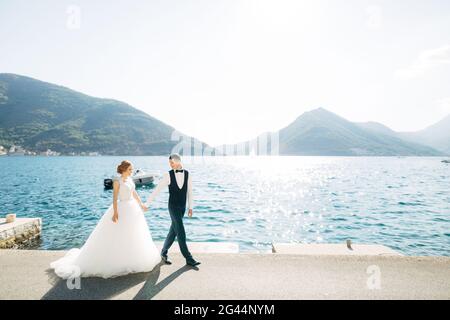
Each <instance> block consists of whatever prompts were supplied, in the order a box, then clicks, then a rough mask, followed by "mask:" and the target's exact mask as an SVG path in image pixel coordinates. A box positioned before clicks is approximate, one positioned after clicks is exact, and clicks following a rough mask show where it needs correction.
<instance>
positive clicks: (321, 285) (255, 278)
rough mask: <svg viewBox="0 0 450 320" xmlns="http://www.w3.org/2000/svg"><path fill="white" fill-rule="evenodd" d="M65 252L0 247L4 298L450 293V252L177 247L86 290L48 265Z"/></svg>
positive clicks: (92, 281)
mask: <svg viewBox="0 0 450 320" xmlns="http://www.w3.org/2000/svg"><path fill="white" fill-rule="evenodd" d="M63 254H64V251H44V250H30V251H27V250H9V249H5V250H0V269H1V272H0V299H239V300H240V299H450V258H445V257H406V256H401V255H392V256H384V255H329V254H324V255H312V254H306V255H302V254H289V253H287V254H278V253H267V254H246V253H196V254H195V258H196V259H198V260H199V261H201V262H202V264H201V265H200V266H199V267H198V268H191V267H187V266H185V263H184V259H183V258H182V256H181V255H180V254H179V253H177V252H172V253H171V255H170V256H171V259H172V261H173V264H172V265H162V264H161V265H159V266H157V267H156V268H155V269H154V270H153V271H152V272H149V273H142V274H134V275H128V276H123V277H118V278H113V279H100V278H82V279H81V289H79V290H78V289H72V290H69V289H68V287H67V282H66V281H64V280H60V279H59V278H57V277H56V276H55V275H54V273H53V271H52V270H50V269H49V264H50V262H51V261H53V260H56V259H57V258H59V257H61V256H62V255H63Z"/></svg>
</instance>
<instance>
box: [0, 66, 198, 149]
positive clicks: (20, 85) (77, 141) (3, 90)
mask: <svg viewBox="0 0 450 320" xmlns="http://www.w3.org/2000/svg"><path fill="white" fill-rule="evenodd" d="M0 113H1V117H0V145H4V146H10V145H13V144H16V145H22V146H23V147H25V148H27V149H31V150H34V151H43V150H47V149H52V150H54V151H58V152H62V153H71V152H76V153H78V152H95V151H97V152H100V153H101V154H111V155H162V154H168V153H170V151H171V149H172V147H173V146H174V145H176V144H177V143H178V141H171V135H172V132H174V131H175V129H174V128H173V127H171V126H169V125H167V124H165V123H163V122H161V121H159V120H157V119H155V118H153V117H151V116H149V115H148V114H146V113H144V112H142V111H140V110H137V109H135V108H133V107H132V106H130V105H128V104H126V103H123V102H120V101H116V100H112V99H100V98H95V97H91V96H88V95H85V94H82V93H80V92H76V91H74V90H71V89H68V88H65V87H62V86H58V85H54V84H51V83H47V82H43V81H39V80H36V79H32V78H29V77H25V76H20V75H15V74H7V73H3V74H0ZM194 141H196V142H197V143H199V142H198V140H195V139H194Z"/></svg>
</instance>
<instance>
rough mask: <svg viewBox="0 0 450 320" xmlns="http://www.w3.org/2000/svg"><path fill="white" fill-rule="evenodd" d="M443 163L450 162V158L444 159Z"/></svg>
mask: <svg viewBox="0 0 450 320" xmlns="http://www.w3.org/2000/svg"><path fill="white" fill-rule="evenodd" d="M441 162H442V163H450V159H449V160H442V161H441Z"/></svg>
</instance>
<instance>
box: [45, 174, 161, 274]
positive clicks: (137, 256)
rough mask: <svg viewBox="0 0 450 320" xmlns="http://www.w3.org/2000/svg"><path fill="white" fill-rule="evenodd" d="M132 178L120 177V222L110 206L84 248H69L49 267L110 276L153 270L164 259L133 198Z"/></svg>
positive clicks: (71, 272)
mask: <svg viewBox="0 0 450 320" xmlns="http://www.w3.org/2000/svg"><path fill="white" fill-rule="evenodd" d="M134 189H135V185H134V182H133V180H132V179H131V178H128V179H126V181H125V182H124V181H123V180H122V178H119V195H118V198H119V201H117V208H118V212H119V221H118V222H116V223H114V222H113V221H112V217H113V212H114V210H113V206H112V205H111V206H110V207H109V208H108V210H107V211H106V212H105V214H104V215H103V216H102V218H101V219H100V221H99V223H98V224H97V226H96V227H95V229H94V231H92V233H91V234H90V236H89V238H88V239H87V241H86V243H85V244H84V245H83V246H82V247H81V249H78V248H75V249H71V250H69V251H68V252H67V253H66V255H65V256H64V257H62V258H61V259H59V260H57V261H54V262H52V263H51V264H50V267H51V268H52V269H54V270H55V273H56V274H57V275H58V276H59V277H61V278H63V279H67V278H73V277H78V276H81V277H102V278H110V277H116V276H121V275H125V274H129V273H135V272H148V271H151V270H152V269H153V268H154V267H155V266H156V265H158V264H159V262H160V261H161V256H160V254H159V250H158V249H157V248H156V246H155V244H154V243H153V240H152V236H151V233H150V230H149V228H148V225H147V221H146V220H145V217H144V213H143V211H142V209H141V207H140V206H139V203H138V202H137V201H136V199H134V197H133V191H134Z"/></svg>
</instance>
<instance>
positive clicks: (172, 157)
mask: <svg viewBox="0 0 450 320" xmlns="http://www.w3.org/2000/svg"><path fill="white" fill-rule="evenodd" d="M169 160H173V161H175V162H181V156H180V155H179V154H178V153H172V154H171V155H170V156H169Z"/></svg>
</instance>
